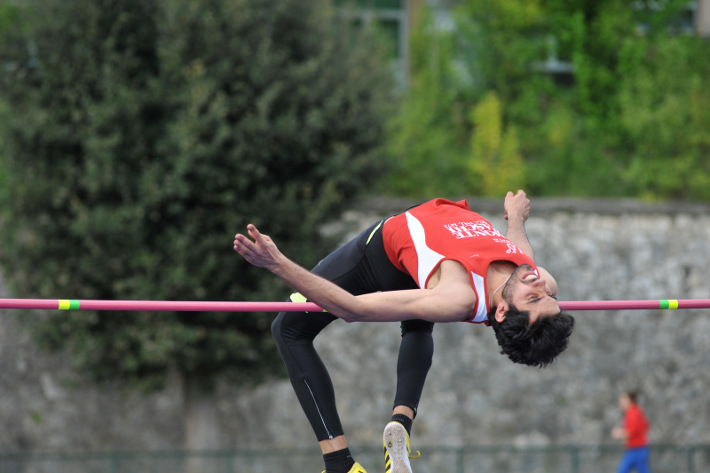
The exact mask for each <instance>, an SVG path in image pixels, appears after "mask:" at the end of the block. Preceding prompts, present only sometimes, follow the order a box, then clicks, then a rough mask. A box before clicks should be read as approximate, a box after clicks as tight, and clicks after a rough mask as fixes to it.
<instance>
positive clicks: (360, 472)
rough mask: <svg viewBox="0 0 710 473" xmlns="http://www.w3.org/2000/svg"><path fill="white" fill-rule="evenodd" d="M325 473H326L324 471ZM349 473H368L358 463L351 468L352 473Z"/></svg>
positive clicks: (349, 472)
mask: <svg viewBox="0 0 710 473" xmlns="http://www.w3.org/2000/svg"><path fill="white" fill-rule="evenodd" d="M323 473H325V471H323ZM348 473H367V472H366V471H365V469H364V468H363V467H362V465H360V464H359V463H358V462H355V464H354V465H353V466H352V468H350V471H348Z"/></svg>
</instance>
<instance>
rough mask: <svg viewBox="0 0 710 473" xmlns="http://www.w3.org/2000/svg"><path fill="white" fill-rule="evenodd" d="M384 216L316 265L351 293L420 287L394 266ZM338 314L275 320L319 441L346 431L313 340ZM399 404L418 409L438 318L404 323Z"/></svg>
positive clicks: (286, 360)
mask: <svg viewBox="0 0 710 473" xmlns="http://www.w3.org/2000/svg"><path fill="white" fill-rule="evenodd" d="M381 225H382V222H380V223H378V224H376V225H373V226H372V227H370V228H368V229H367V230H365V231H364V232H362V233H361V234H360V235H359V236H358V237H356V238H355V239H353V240H351V241H350V242H349V243H346V244H345V245H344V246H342V247H340V248H339V249H337V250H335V251H334V252H333V253H331V254H330V255H328V256H327V257H326V258H325V259H323V260H322V261H321V262H320V263H318V265H316V267H315V268H314V269H313V273H315V274H318V275H320V276H322V277H324V278H325V279H328V280H329V281H332V282H333V283H335V284H337V285H338V286H340V287H342V288H343V289H345V290H347V291H348V292H350V293H352V294H356V295H357V294H365V293H369V292H377V291H394V290H399V289H416V288H417V285H416V283H415V282H414V280H413V279H412V278H411V277H410V276H408V275H406V274H405V273H403V272H401V271H399V270H398V269H397V268H395V267H394V266H393V265H392V263H391V262H390V261H389V259H388V258H387V254H386V253H385V249H384V245H383V242H382V228H381ZM333 320H336V317H334V316H333V315H330V314H328V313H326V312H311V313H305V312H281V313H279V315H278V317H277V318H276V320H274V323H273V324H272V326H271V331H272V333H273V335H274V340H276V345H277V347H278V349H279V352H280V353H281V357H282V358H283V360H284V363H285V364H286V369H287V371H288V376H289V378H290V380H291V384H292V385H293V388H294V390H295V391H296V396H297V397H298V400H299V402H300V403H301V407H302V408H303V411H304V412H305V414H306V417H307V418H308V420H309V421H310V423H311V426H312V427H313V431H314V432H315V434H316V437H317V439H318V441H321V440H326V439H331V438H333V437H337V436H338V435H343V428H342V425H341V423H340V417H339V416H338V412H337V411H336V407H335V392H334V390H333V383H332V381H331V379H330V375H329V374H328V371H327V369H326V367H325V365H324V364H323V362H322V360H321V359H320V356H318V353H317V352H316V350H315V348H314V347H313V340H314V339H315V337H316V335H318V334H319V333H320V331H321V330H323V329H324V328H325V327H326V326H327V325H328V324H330V323H331V322H332V321H333ZM401 327H402V340H401V343H400V348H399V358H398V361H397V391H396V394H395V400H394V405H395V406H399V405H404V406H408V407H411V408H412V409H413V410H414V412H415V413H416V411H417V406H418V405H419V399H420V398H421V394H422V389H423V388H424V381H425V380H426V376H427V373H428V372H429V368H430V367H431V360H432V356H433V354H434V341H433V338H432V331H433V329H434V324H433V323H432V322H426V321H423V320H407V321H404V322H402V323H401Z"/></svg>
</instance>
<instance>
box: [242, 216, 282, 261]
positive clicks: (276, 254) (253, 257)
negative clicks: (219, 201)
mask: <svg viewBox="0 0 710 473" xmlns="http://www.w3.org/2000/svg"><path fill="white" fill-rule="evenodd" d="M247 232H248V233H249V236H250V237H251V238H252V239H253V240H254V241H252V240H250V239H249V238H247V237H246V236H244V235H242V234H241V233H237V234H236V235H235V236H234V251H236V252H237V253H239V254H240V255H242V256H243V257H244V259H245V260H247V261H248V262H250V263H251V264H253V265H254V266H258V267H260V268H266V269H268V270H271V271H273V270H274V269H275V267H276V266H278V264H279V262H280V261H281V260H282V259H283V258H285V257H284V255H283V254H282V253H281V252H280V251H279V249H278V248H277V247H276V244H275V243H274V242H273V240H271V237H269V236H268V235H262V234H261V233H259V230H258V229H257V228H256V227H255V226H254V225H253V224H251V223H250V224H249V225H247Z"/></svg>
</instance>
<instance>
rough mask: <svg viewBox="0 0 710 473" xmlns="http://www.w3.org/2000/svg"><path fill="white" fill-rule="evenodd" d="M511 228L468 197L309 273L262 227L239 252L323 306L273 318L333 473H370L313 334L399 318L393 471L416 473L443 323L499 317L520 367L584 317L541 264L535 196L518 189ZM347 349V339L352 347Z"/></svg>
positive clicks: (386, 440)
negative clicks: (566, 306) (337, 325)
mask: <svg viewBox="0 0 710 473" xmlns="http://www.w3.org/2000/svg"><path fill="white" fill-rule="evenodd" d="M503 207H504V211H505V218H506V220H507V231H506V234H505V235H503V234H502V233H499V232H498V231H497V230H496V229H494V228H493V226H492V225H491V224H490V223H489V222H488V221H486V220H485V219H484V218H483V217H481V216H480V215H479V214H477V213H476V212H473V211H471V209H470V208H469V207H468V204H467V203H466V201H460V202H452V201H449V200H446V199H435V200H432V201H430V202H426V203H424V204H421V205H418V206H415V207H412V208H410V209H408V210H406V211H404V212H402V213H399V214H397V215H393V216H391V217H389V218H387V219H384V220H382V221H380V222H377V223H375V224H373V225H372V226H371V227H370V228H368V229H366V230H365V231H363V232H362V233H361V234H360V235H359V236H357V237H355V238H354V239H353V240H351V241H350V242H348V243H346V244H344V245H343V246H342V247H340V248H338V249H337V250H335V251H334V252H332V253H331V254H329V255H328V256H326V257H325V258H324V259H323V260H322V261H321V262H320V263H318V264H317V265H316V267H315V268H313V270H312V271H308V270H306V269H304V268H303V267H301V266H299V265H298V264H296V263H295V262H293V261H291V260H290V259H288V258H287V257H286V256H284V255H283V254H282V253H281V252H280V251H279V249H278V248H277V246H276V245H275V244H274V242H273V241H272V239H271V238H270V237H268V236H267V235H264V234H262V233H261V232H260V231H259V230H258V229H257V228H256V227H255V226H254V225H252V224H249V225H248V226H247V233H248V236H247V235H242V234H237V235H235V237H234V250H235V251H236V252H238V253H239V254H240V255H241V256H242V257H244V259H246V260H247V261H248V262H249V263H251V264H253V265H255V266H258V267H262V268H266V269H268V270H269V271H271V272H272V273H273V274H275V275H276V276H278V277H280V278H281V279H282V280H283V281H285V282H286V283H287V284H288V285H290V286H291V287H292V288H294V289H295V290H296V291H298V292H297V293H295V294H293V295H292V296H291V299H290V300H292V301H306V300H309V301H312V302H314V303H316V304H317V305H318V306H319V307H321V308H323V309H324V311H323V312H317V313H314V312H311V313H303V312H281V313H280V314H279V315H278V316H277V317H276V319H275V320H274V323H273V324H272V333H273V335H274V340H275V342H276V346H277V348H278V350H279V353H280V354H281V357H282V358H283V360H284V363H285V365H286V370H287V372H288V376H289V379H290V380H291V384H292V386H293V388H294V391H295V393H296V397H297V398H298V400H299V402H300V404H301V408H302V409H303V411H304V413H305V414H306V417H307V418H308V420H309V422H310V424H311V428H312V429H313V432H314V433H315V435H316V439H317V440H318V443H319V446H320V448H321V452H322V453H323V460H324V463H325V467H326V468H325V469H326V473H365V470H364V468H362V466H360V464H358V463H357V462H355V461H354V460H353V458H352V455H351V454H350V451H349V449H348V444H347V441H346V439H345V434H344V431H343V428H342V425H341V423H340V417H339V415H338V412H337V409H336V403H335V393H334V390H333V384H332V382H331V379H330V375H329V373H328V371H327V368H326V367H325V364H324V363H323V361H322V360H321V358H320V357H319V355H318V353H317V352H316V350H315V347H314V344H313V340H314V339H315V337H316V336H317V335H318V334H319V333H320V332H321V331H322V330H323V329H324V328H325V327H326V326H327V325H328V324H330V323H331V322H333V321H335V320H337V319H342V320H344V321H346V322H400V324H401V333H402V338H401V342H400V349H399V355H398V358H397V385H396V391H395V398H394V407H393V412H392V419H391V422H389V423H388V424H387V426H386V427H385V431H384V434H383V447H384V454H385V470H386V472H387V473H411V467H410V464H409V458H414V456H413V455H411V451H410V445H409V434H410V432H411V427H412V421H413V419H414V418H415V416H416V413H417V407H418V404H419V400H420V398H421V394H422V390H423V388H424V382H425V379H426V376H427V373H428V371H429V368H430V367H431V363H432V356H433V352H434V342H433V338H432V331H433V329H434V325H435V324H436V323H446V322H470V323H477V324H484V325H489V326H491V327H492V328H493V331H494V333H495V336H496V339H497V341H498V344H499V346H500V349H501V353H504V354H506V355H507V356H508V358H510V359H511V360H512V361H513V362H515V363H523V364H526V365H530V366H538V367H543V366H546V365H548V364H550V363H552V361H553V360H554V359H555V358H556V357H557V356H558V355H559V354H560V353H561V352H562V351H564V350H565V348H566V347H567V344H568V339H569V337H570V335H571V333H572V330H573V327H574V319H573V318H572V316H570V315H569V314H567V313H565V312H562V311H561V310H560V306H559V304H558V303H557V297H556V296H557V283H556V281H555V279H554V278H553V277H552V275H550V273H549V272H547V271H545V270H544V269H543V268H542V267H538V266H537V265H536V264H535V261H534V259H533V258H534V255H533V249H532V247H531V245H530V242H529V241H528V238H527V235H526V233H525V221H526V220H527V218H528V216H529V214H530V200H529V199H528V198H527V196H526V195H525V192H523V191H522V190H519V191H518V192H517V193H513V192H508V194H507V195H506V197H505V200H504V203H503ZM344 349H347V347H344Z"/></svg>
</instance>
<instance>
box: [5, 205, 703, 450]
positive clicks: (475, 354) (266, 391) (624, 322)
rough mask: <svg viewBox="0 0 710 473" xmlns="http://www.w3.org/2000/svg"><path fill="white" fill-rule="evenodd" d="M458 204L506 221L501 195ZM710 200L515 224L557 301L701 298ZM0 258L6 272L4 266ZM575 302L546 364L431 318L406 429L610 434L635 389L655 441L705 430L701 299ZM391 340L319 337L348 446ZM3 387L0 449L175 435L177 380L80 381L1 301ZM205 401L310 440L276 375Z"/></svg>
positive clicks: (386, 408) (576, 209)
mask: <svg viewBox="0 0 710 473" xmlns="http://www.w3.org/2000/svg"><path fill="white" fill-rule="evenodd" d="M470 203H471V206H472V208H474V209H478V210H479V211H480V212H481V213H482V214H483V215H484V216H486V217H487V218H489V219H490V220H491V221H492V222H493V223H494V225H495V226H496V227H497V228H499V229H501V230H503V231H504V229H505V222H504V220H503V219H502V218H501V217H502V202H501V201H495V202H493V201H481V200H472V199H471V200H470ZM411 204H412V203H411V202H406V201H384V200H376V201H369V202H367V205H365V206H360V207H359V209H356V210H353V211H351V212H348V213H347V214H346V215H345V216H344V219H343V221H342V222H339V223H338V224H336V225H334V226H333V229H335V227H338V228H341V227H343V226H345V227H346V228H347V229H348V230H349V231H350V232H351V234H352V233H356V232H358V231H359V230H360V229H362V228H364V227H365V226H366V225H367V224H369V223H371V222H372V221H373V220H374V219H376V218H378V216H381V215H387V214H390V213H393V212H395V211H397V210H400V209H401V208H406V207H407V206H409V205H411ZM362 209H367V210H366V211H364V210H362ZM709 211H710V206H706V205H699V204H677V205H676V204H664V205H652V204H643V203H639V202H635V201H588V200H584V201H575V200H568V199H565V200H534V201H533V213H532V216H531V218H530V220H529V221H528V224H527V229H528V235H529V238H530V240H531V242H532V244H533V247H534V248H535V252H536V261H537V262H538V264H540V265H542V266H545V267H546V268H547V269H549V270H550V271H551V272H552V273H553V274H554V275H555V276H556V278H557V280H558V283H559V288H560V294H559V296H560V300H601V299H667V298H673V299H687V298H710V284H709V283H708V269H707V268H708V264H709V263H710V244H708V242H709V241H710V212H709ZM264 231H266V232H267V233H268V229H267V228H265V229H264ZM4 273H5V277H6V278H10V277H12V271H11V270H10V269H8V268H5V271H4ZM3 297H9V296H8V295H7V292H6V291H5V292H4V294H3ZM574 315H575V316H576V319H577V329H576V331H575V334H574V335H573V338H572V341H571V344H570V348H569V349H568V351H567V352H566V353H565V354H563V355H562V356H561V357H560V358H559V359H558V361H556V362H555V363H554V364H553V365H552V366H550V367H548V368H545V369H542V370H541V369H536V368H529V367H525V366H518V365H514V364H512V363H510V362H509V361H508V360H507V358H505V357H503V356H502V355H499V354H498V350H497V345H496V343H495V337H494V336H493V334H492V331H491V329H489V328H486V327H483V326H474V325H468V324H444V325H440V326H438V327H437V328H436V329H435V331H434V337H435V343H436V350H435V357H434V365H433V367H432V370H431V372H430V375H429V379H428V382H427V386H426V388H425V391H424V396H423V400H422V403H421V405H420V410H419V417H418V419H417V421H416V423H415V427H414V435H415V436H416V439H417V443H418V444H419V445H482V444H493V443H495V444H500V443H514V444H516V445H548V444H566V443H580V444H599V443H608V442H610V439H609V436H608V433H609V430H610V429H611V428H612V426H614V425H615V424H616V423H618V422H619V420H620V418H621V413H620V412H619V410H618V407H617V405H616V399H617V396H618V394H619V393H620V392H621V391H623V390H626V389H630V388H637V389H640V390H641V394H642V395H641V398H640V401H641V404H642V405H643V407H644V408H645V410H646V411H647V414H648V417H649V418H650V420H651V422H652V424H653V428H652V430H651V434H650V438H651V441H652V442H655V443H674V444H690V443H699V442H710V429H708V423H709V421H710V396H708V394H707V391H708V389H710V370H708V369H707V366H708V365H710V311H709V310H677V311H660V310H643V311H642V310H634V311H613V312H612V311H605V312H579V313H577V314H574ZM398 339H399V328H398V326H397V324H345V323H334V324H332V326H331V327H329V328H328V329H327V331H326V332H324V334H323V335H322V336H321V337H320V338H319V339H318V340H317V344H318V346H319V348H320V349H321V354H322V356H323V358H324V360H325V361H326V364H327V365H328V366H329V367H330V369H331V373H332V376H333V381H334V384H335V386H336V392H337V393H338V405H339V408H340V410H341V414H342V418H343V424H344V426H345V428H346V431H347V433H348V435H349V440H350V443H351V444H353V445H367V446H377V445H378V439H379V438H380V435H381V429H382V427H383V425H384V423H385V422H386V421H387V419H388V418H389V412H390V409H391V402H392V396H393V390H394V381H395V380H394V373H395V362H396V350H397V346H398ZM0 392H1V393H2V395H1V396H0V425H2V426H3V429H0V451H4V452H8V451H23V450H40V451H46V450H70V451H76V450H87V449H88V450H111V449H120V450H125V449H144V448H148V449H166V448H180V446H181V441H182V431H181V429H182V422H181V415H182V410H181V409H182V394H181V389H180V385H179V383H178V382H177V381H175V382H174V383H172V384H171V386H170V387H169V388H168V389H166V390H165V391H164V392H161V393H158V394H156V395H153V396H149V397H141V396H139V395H138V394H135V393H132V392H126V391H123V390H121V389H120V387H119V386H113V385H104V386H98V387H97V386H91V385H88V384H86V383H84V382H83V381H82V380H81V378H80V377H79V376H78V375H77V374H76V373H74V372H73V371H72V369H71V366H70V365H69V363H68V361H67V360H65V359H63V358H61V357H56V356H51V355H48V354H46V353H42V352H40V351H39V350H38V349H37V348H36V347H35V346H34V345H33V344H32V342H31V340H30V339H29V338H28V336H27V335H26V334H25V333H24V332H23V331H22V330H21V329H20V327H19V325H18V321H17V320H16V314H15V313H14V312H13V311H1V310H0ZM215 402H216V403H217V405H218V407H219V410H220V413H221V414H222V415H221V418H222V419H223V420H222V425H221V426H220V428H221V431H222V433H223V437H224V439H225V441H224V442H223V446H228V447H229V446H232V447H265V446H270V445H274V446H278V447H308V446H314V445H315V443H314V440H315V439H314V437H313V435H312V434H311V431H310V427H309V426H308V424H307V422H306V421H305V419H304V417H303V415H302V413H301V411H300V408H299V406H298V403H297V401H296V399H295V397H294V396H293V394H292V393H291V388H290V385H288V383H287V382H285V381H281V382H276V383H272V384H269V385H266V386H261V387H259V388H258V389H256V390H254V391H251V392H243V391H242V390H240V389H238V388H236V387H234V386H229V385H222V386H221V387H220V389H219V395H218V397H217V398H216V399H215Z"/></svg>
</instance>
